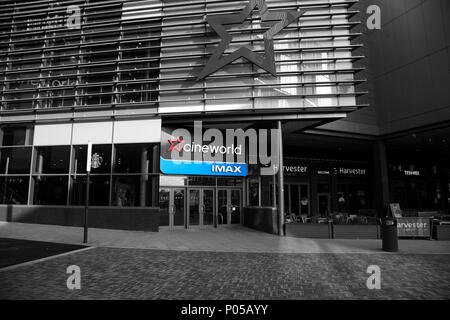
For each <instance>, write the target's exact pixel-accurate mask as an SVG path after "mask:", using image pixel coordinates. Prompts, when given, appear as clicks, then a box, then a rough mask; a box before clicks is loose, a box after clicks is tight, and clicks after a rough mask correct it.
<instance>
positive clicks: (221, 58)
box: [197, 0, 304, 81]
mask: <svg viewBox="0 0 450 320" xmlns="http://www.w3.org/2000/svg"><path fill="white" fill-rule="evenodd" d="M255 8H258V11H259V15H260V16H261V22H267V21H275V22H276V23H274V25H273V26H272V27H271V28H270V29H269V30H268V31H267V32H266V33H264V35H263V38H264V50H265V56H264V55H261V54H259V53H256V52H254V51H251V50H250V49H248V48H246V47H244V46H242V47H241V48H239V49H238V50H236V51H234V52H233V53H231V54H229V55H224V53H225V50H226V49H227V47H228V45H229V44H230V43H231V40H232V36H231V34H230V33H228V32H227V30H226V28H225V25H231V24H242V23H243V22H244V21H245V19H247V17H249V16H250V15H251V14H252V12H253V10H254V9H255ZM303 13H304V12H299V11H294V10H290V11H285V12H271V11H269V10H268V7H267V4H266V2H265V0H250V2H249V4H248V5H247V6H246V7H245V8H244V9H243V10H242V11H241V12H239V13H232V14H225V15H208V16H207V17H206V21H207V22H208V23H209V25H210V26H211V28H213V29H214V31H215V32H216V33H217V34H218V35H219V36H220V38H221V39H222V41H221V42H220V44H219V47H218V48H217V50H216V51H215V52H214V53H213V55H212V57H211V58H210V59H209V60H208V62H207V64H206V66H205V68H204V69H203V70H202V71H201V73H200V75H199V76H198V78H197V81H198V80H201V79H204V78H206V77H207V76H209V75H211V74H212V73H214V72H216V71H218V70H220V69H221V68H223V67H224V66H226V65H228V64H230V63H232V62H234V61H236V60H237V59H239V58H246V59H247V60H248V61H250V62H252V63H254V64H256V65H257V66H258V67H260V68H262V69H264V70H266V71H267V72H269V73H271V74H272V75H273V76H276V75H277V72H276V67H275V54H274V45H273V37H274V36H275V35H276V34H278V33H279V32H280V31H282V30H283V29H284V28H285V27H287V26H288V25H290V24H291V23H292V22H294V21H296V20H297V19H299V17H300V16H301V15H303Z"/></svg>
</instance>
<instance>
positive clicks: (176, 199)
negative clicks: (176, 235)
mask: <svg viewBox="0 0 450 320" xmlns="http://www.w3.org/2000/svg"><path fill="white" fill-rule="evenodd" d="M184 191H185V190H184V189H173V203H172V217H173V219H172V226H184V211H185V210H184Z"/></svg>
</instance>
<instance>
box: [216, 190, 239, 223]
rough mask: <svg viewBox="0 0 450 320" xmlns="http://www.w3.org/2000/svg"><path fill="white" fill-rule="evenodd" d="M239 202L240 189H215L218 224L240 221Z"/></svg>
mask: <svg viewBox="0 0 450 320" xmlns="http://www.w3.org/2000/svg"><path fill="white" fill-rule="evenodd" d="M241 204H242V200H241V190H240V189H219V190H217V207H218V208H217V212H218V224H223V225H227V224H239V223H241Z"/></svg>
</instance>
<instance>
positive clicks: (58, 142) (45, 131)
mask: <svg viewBox="0 0 450 320" xmlns="http://www.w3.org/2000/svg"><path fill="white" fill-rule="evenodd" d="M71 136H72V124H71V123H62V124H59V123H58V124H41V125H36V127H35V128H34V145H35V146H62V145H70V140H71Z"/></svg>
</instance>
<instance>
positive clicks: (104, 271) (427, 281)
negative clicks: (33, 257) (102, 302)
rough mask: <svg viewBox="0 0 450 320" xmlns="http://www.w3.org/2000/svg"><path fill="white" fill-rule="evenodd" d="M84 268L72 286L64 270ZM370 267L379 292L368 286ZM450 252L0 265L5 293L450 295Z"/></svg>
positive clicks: (124, 257) (161, 253)
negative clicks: (70, 287) (377, 275)
mask: <svg viewBox="0 0 450 320" xmlns="http://www.w3.org/2000/svg"><path fill="white" fill-rule="evenodd" d="M72 264H76V265H78V266H79V267H80V268H81V290H68V289H67V287H66V280H67V277H68V275H67V274H66V268H67V266H69V265H72ZM369 265H378V266H379V267H380V268H381V272H382V273H381V279H382V288H381V290H368V289H367V287H366V280H367V277H368V274H367V273H366V270H367V267H368V266H369ZM449 298H450V255H444V254H382V253H380V254H378V253H370V254H364V253H271V252H267V253H251V252H207V251H198V252H197V251H174V250H151V249H121V248H107V247H98V248H93V249H91V250H87V251H82V252H75V253H71V254H68V255H65V256H60V257H55V258H53V259H50V260H46V261H41V262H37V263H34V264H31V265H24V266H19V267H17V268H14V269H11V270H3V271H1V270H0V299H208V300H209V299H449Z"/></svg>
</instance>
